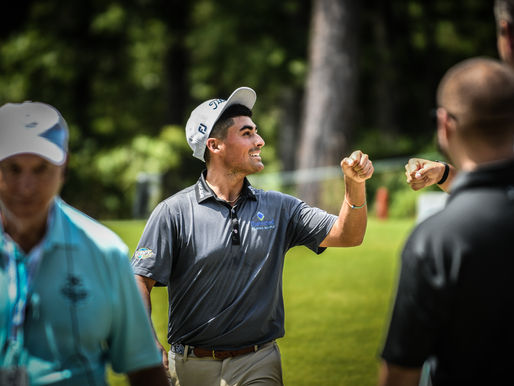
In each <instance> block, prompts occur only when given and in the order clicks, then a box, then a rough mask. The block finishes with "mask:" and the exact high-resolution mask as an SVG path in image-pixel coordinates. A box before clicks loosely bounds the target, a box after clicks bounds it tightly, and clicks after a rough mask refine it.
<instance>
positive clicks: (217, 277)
mask: <svg viewBox="0 0 514 386" xmlns="http://www.w3.org/2000/svg"><path fill="white" fill-rule="evenodd" d="M336 219H337V217H336V216H334V215H331V214H328V213H326V212H325V211H323V210H321V209H318V208H312V207H310V206H308V205H307V204H305V203H304V202H302V201H300V200H298V199H297V198H295V197H292V196H289V195H286V194H283V193H280V192H274V191H263V190H259V189H255V188H253V187H252V186H250V184H249V182H248V181H247V180H246V179H245V181H244V186H243V191H242V194H241V197H240V199H239V200H238V201H237V203H236V205H235V206H234V207H231V206H230V205H229V204H228V203H226V202H225V201H223V200H220V199H218V198H217V197H216V195H215V194H214V193H213V192H212V190H211V189H210V187H209V186H208V185H207V183H206V182H205V178H204V175H203V174H202V175H201V176H200V179H199V180H198V182H197V183H196V185H193V186H191V187H189V188H186V189H185V190H183V191H181V192H179V193H177V194H175V195H173V196H172V197H170V198H168V199H166V200H165V201H163V202H161V203H160V204H159V205H158V206H157V207H156V209H155V210H154V211H153V213H152V214H151V216H150V218H149V220H148V223H147V225H146V227H145V230H144V231H143V235H142V237H141V240H140V242H139V245H138V247H137V250H136V252H135V254H134V258H133V259H132V267H133V270H134V272H135V273H136V274H138V275H142V276H146V277H150V278H152V279H154V280H156V281H157V283H158V285H167V286H168V296H169V304H170V307H169V324H168V341H169V342H170V343H182V344H190V345H194V346H200V347H209V348H211V347H212V348H216V349H238V348H242V347H247V346H248V345H253V344H261V343H265V342H268V341H271V340H273V339H276V338H279V337H281V336H283V335H284V304H283V299H282V270H283V263H284V256H285V254H286V252H287V251H288V250H289V249H290V248H292V247H294V246H297V245H305V246H307V247H309V248H310V249H312V250H313V251H315V252H317V253H321V252H322V251H323V248H319V244H320V243H321V242H322V241H323V240H324V239H325V237H326V236H327V234H328V233H329V231H330V229H331V228H332V225H333V224H334V222H335V221H336Z"/></svg>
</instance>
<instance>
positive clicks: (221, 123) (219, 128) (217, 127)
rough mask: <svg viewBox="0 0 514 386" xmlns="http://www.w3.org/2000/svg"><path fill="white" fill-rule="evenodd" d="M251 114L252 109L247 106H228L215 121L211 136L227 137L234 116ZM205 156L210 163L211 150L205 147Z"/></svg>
mask: <svg viewBox="0 0 514 386" xmlns="http://www.w3.org/2000/svg"><path fill="white" fill-rule="evenodd" d="M251 116H252V110H250V109H249V108H248V107H246V106H243V105H239V104H236V105H232V106H229V107H227V109H226V110H225V111H223V113H222V114H221V115H220V117H219V118H218V120H217V121H216V122H215V123H214V126H213V127H212V130H211V134H210V135H209V138H218V139H225V137H226V136H227V130H228V128H229V127H230V126H232V125H233V124H234V120H233V119H232V118H234V117H251ZM204 158H205V163H208V162H209V158H210V152H209V150H207V148H205V154H204Z"/></svg>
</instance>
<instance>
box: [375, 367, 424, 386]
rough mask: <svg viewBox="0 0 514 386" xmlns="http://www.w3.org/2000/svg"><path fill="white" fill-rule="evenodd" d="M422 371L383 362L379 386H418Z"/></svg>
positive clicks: (419, 368) (417, 368) (418, 368)
mask: <svg viewBox="0 0 514 386" xmlns="http://www.w3.org/2000/svg"><path fill="white" fill-rule="evenodd" d="M421 369H422V368H421V367H403V366H396V365H393V364H391V363H389V362H386V361H383V362H382V365H381V366H380V372H379V375H378V386H418V384H419V379H420V377H421Z"/></svg>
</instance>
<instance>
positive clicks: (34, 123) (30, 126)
mask: <svg viewBox="0 0 514 386" xmlns="http://www.w3.org/2000/svg"><path fill="white" fill-rule="evenodd" d="M36 126H37V122H31V123H27V124H26V125H25V127H26V128H27V129H32V128H34V127H36Z"/></svg>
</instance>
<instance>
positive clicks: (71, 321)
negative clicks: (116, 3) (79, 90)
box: [0, 102, 167, 386]
mask: <svg viewBox="0 0 514 386" xmlns="http://www.w3.org/2000/svg"><path fill="white" fill-rule="evenodd" d="M67 147H68V128H67V125H66V122H65V120H64V119H63V117H62V116H61V114H60V113H59V112H58V111H57V110H56V109H55V108H53V107H52V106H50V105H47V104H44V103H39V102H24V103H21V104H17V103H8V104H5V105H3V106H1V107H0V323H2V325H1V329H0V384H1V385H24V384H29V383H30V384H31V385H48V384H56V385H57V384H58V385H73V386H77V385H89V386H90V385H104V384H106V378H105V377H106V374H105V371H106V365H107V364H110V365H111V366H112V368H113V370H114V371H116V372H121V373H127V375H128V378H129V380H130V383H131V384H132V385H166V384H167V378H166V374H165V372H164V369H163V367H162V366H161V360H160V355H159V352H158V349H157V347H156V346H155V343H154V338H153V332H152V330H151V324H150V321H149V319H148V314H147V313H146V310H145V308H144V305H143V301H142V298H141V296H140V294H139V292H138V289H137V286H136V283H135V281H134V277H133V275H132V272H131V269H130V265H129V260H128V249H127V247H126V246H125V244H123V242H122V241H121V240H120V239H119V238H118V236H116V235H115V234H114V233H113V232H111V231H110V230H109V229H107V228H106V227H104V226H103V225H101V224H99V223H98V222H96V221H94V220H92V219H91V218H89V217H88V216H86V215H85V214H83V213H81V212H79V211H78V210H76V209H74V208H72V207H71V206H69V205H68V204H66V203H65V202H64V201H63V200H62V199H61V198H59V192H60V190H61V187H62V185H63V182H64V179H65V168H66V163H67V157H68V154H67Z"/></svg>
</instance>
